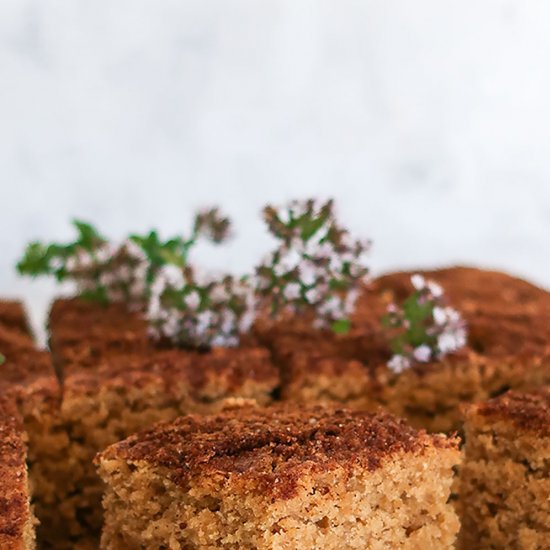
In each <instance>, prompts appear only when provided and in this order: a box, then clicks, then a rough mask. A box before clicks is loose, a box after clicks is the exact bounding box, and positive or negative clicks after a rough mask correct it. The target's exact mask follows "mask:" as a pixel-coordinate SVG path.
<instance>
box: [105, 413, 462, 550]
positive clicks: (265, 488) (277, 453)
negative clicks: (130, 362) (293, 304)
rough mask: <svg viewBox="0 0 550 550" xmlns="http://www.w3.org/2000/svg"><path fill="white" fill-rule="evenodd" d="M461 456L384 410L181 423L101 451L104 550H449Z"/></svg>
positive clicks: (453, 445) (228, 416)
mask: <svg viewBox="0 0 550 550" xmlns="http://www.w3.org/2000/svg"><path fill="white" fill-rule="evenodd" d="M459 457H460V454H459V451H458V449H457V441H456V439H453V438H447V437H445V436H442V435H427V434H426V433H425V432H423V431H417V430H415V429H413V428H411V427H409V426H408V425H406V424H405V423H404V422H402V421H398V420H395V419H394V418H393V417H392V416H390V415H387V414H383V413H379V414H370V413H364V412H357V411H356V412H353V411H351V410H345V409H325V408H323V407H319V406H318V407H312V408H304V409H301V410H300V409H296V408H288V407H281V406H278V407H274V408H267V409H258V408H253V407H248V408H247V407H243V408H241V409H233V410H229V411H223V412H221V413H219V414H217V415H212V416H206V417H204V416H203V417H201V416H197V415H187V416H183V417H180V418H178V419H176V420H175V421H173V422H170V423H161V424H159V425H157V426H155V427H153V428H151V429H149V430H147V431H144V432H141V433H138V434H136V435H133V436H131V437H129V438H128V439H126V440H125V441H122V442H119V443H117V444H115V445H112V446H111V447H109V448H108V449H106V450H105V451H103V452H102V453H100V454H99V455H98V458H97V459H96V462H97V464H98V467H99V471H100V474H101V476H102V478H103V479H104V481H105V483H106V484H107V489H106V496H105V498H104V507H105V527H104V530H103V535H102V540H101V547H102V548H103V549H105V550H114V549H122V548H168V547H169V548H174V549H176V548H242V549H246V548H250V549H252V548H257V549H262V548H263V549H268V548H289V549H291V548H324V549H331V548H334V549H336V548H362V549H363V548H441V549H444V548H452V547H453V544H454V540H455V536H456V533H457V531H458V520H457V517H456V515H455V512H454V510H453V507H452V505H450V504H449V503H448V497H449V493H450V486H451V483H452V479H453V466H455V465H456V464H457V462H458V461H459Z"/></svg>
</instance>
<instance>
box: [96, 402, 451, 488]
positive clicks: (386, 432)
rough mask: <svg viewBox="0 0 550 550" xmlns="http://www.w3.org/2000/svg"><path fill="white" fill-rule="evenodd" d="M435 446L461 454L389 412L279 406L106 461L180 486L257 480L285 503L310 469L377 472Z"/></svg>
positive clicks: (109, 453)
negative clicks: (144, 469) (199, 480)
mask: <svg viewBox="0 0 550 550" xmlns="http://www.w3.org/2000/svg"><path fill="white" fill-rule="evenodd" d="M429 445H435V446H436V447H442V448H444V447H450V448H456V447H457V440H456V439H448V438H445V437H443V436H441V435H431V436H430V435H427V434H426V433H425V432H424V431H418V430H415V429H414V428H411V427H410V426H408V425H407V424H405V422H403V421H401V420H397V419H395V418H394V417H392V416H391V415H388V414H384V413H379V414H369V413H365V412H358V411H351V410H345V409H336V410H330V409H326V408H324V407H313V408H311V409H305V410H299V411H298V410H296V409H292V408H286V409H285V407H279V408H275V409H273V408H271V409H265V410H262V409H256V408H250V409H248V410H244V411H243V410H233V411H228V412H224V413H221V414H219V415H215V416H208V417H200V416H196V415H187V416H183V417H180V418H178V419H176V420H175V421H173V422H170V423H163V424H160V425H157V426H155V427H154V428H152V429H150V430H146V431H144V432H141V433H139V434H136V435H134V436H131V437H129V438H128V439H127V440H125V441H123V442H121V443H117V444H115V445H113V446H111V447H110V448H109V449H107V450H106V451H104V452H103V453H102V454H101V456H102V457H103V458H110V457H118V458H123V459H124V460H127V461H130V462H139V461H145V462H148V463H151V464H155V465H158V466H162V467H165V468H168V469H169V470H170V471H171V479H172V480H173V481H175V482H176V483H177V484H179V485H185V483H186V481H187V480H188V479H189V477H190V476H194V475H197V473H200V475H204V476H208V475H209V474H210V473H219V472H227V473H238V474H239V475H241V476H245V477H246V476H250V477H252V478H254V479H257V480H258V482H259V483H262V488H261V490H262V492H265V491H270V492H271V494H273V496H274V497H275V498H283V499H284V498H290V497H292V496H293V495H294V494H295V492H296V489H297V487H298V484H299V480H300V475H299V471H300V469H301V466H302V465H303V464H306V463H307V467H308V468H310V467H311V465H312V464H314V465H315V468H316V469H321V470H322V469H331V468H332V467H333V466H334V465H335V464H338V465H340V466H342V465H347V466H348V467H350V468H351V467H353V468H356V467H361V468H365V469H367V470H369V471H371V470H374V469H376V468H378V467H380V465H381V463H382V462H383V460H384V459H386V458H387V457H389V456H391V455H393V454H395V453H403V452H405V453H408V452H417V451H419V450H420V449H422V448H424V447H425V446H429ZM276 480H277V481H276Z"/></svg>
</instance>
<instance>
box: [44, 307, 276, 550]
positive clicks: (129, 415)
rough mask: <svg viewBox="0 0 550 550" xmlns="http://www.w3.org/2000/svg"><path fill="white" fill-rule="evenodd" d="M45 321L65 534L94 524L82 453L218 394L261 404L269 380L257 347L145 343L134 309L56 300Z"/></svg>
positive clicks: (88, 468) (76, 534)
mask: <svg viewBox="0 0 550 550" xmlns="http://www.w3.org/2000/svg"><path fill="white" fill-rule="evenodd" d="M49 328H50V345H51V349H52V354H53V357H54V360H55V362H56V368H57V370H58V372H59V374H60V376H61V378H62V379H63V388H64V392H63V404H62V416H63V421H64V423H65V425H66V426H67V430H68V433H69V436H70V439H71V445H70V452H69V453H68V456H67V460H68V462H69V469H70V472H71V473H70V475H69V476H68V477H69V479H70V481H71V487H70V488H69V490H68V493H67V495H65V497H61V498H62V500H63V503H64V507H63V511H62V513H63V515H64V517H65V520H66V524H67V526H68V528H67V531H68V532H69V533H70V537H71V539H72V540H73V541H75V540H77V539H79V538H82V537H89V536H92V537H93V536H94V535H97V533H98V528H99V526H100V524H101V504H100V498H101V491H102V487H101V484H100V480H99V478H98V477H97V475H96V473H95V469H94V466H93V463H92V460H93V457H94V455H95V454H96V453H97V452H98V451H99V450H101V449H103V448H104V447H106V446H107V445H109V444H111V443H114V442H115V441H117V440H119V439H122V438H124V437H127V436H128V435H130V434H131V433H133V432H135V431H136V430H138V429H141V428H144V427H147V426H149V425H151V424H153V423H155V422H158V421H160V420H169V419H173V418H175V417H177V416H178V415H181V414H183V413H187V412H214V411H215V410H216V409H217V408H218V407H219V406H220V405H221V403H222V402H223V400H224V399H225V398H227V397H243V398H252V399H256V400H257V401H258V402H259V403H261V404H266V403H267V402H269V401H271V397H272V393H273V391H274V390H275V388H276V387H277V386H278V384H279V373H278V370H277V369H276V368H275V366H274V365H273V363H272V361H271V358H270V354H269V352H268V350H267V349H265V348H260V347H253V346H241V347H239V348H228V349H224V348H219V349H214V350H212V351H210V352H208V353H197V352H192V351H187V350H177V349H173V348H169V347H167V346H165V345H164V346H163V345H155V344H154V343H153V342H152V341H151V340H150V339H149V337H148V335H147V324H146V322H145V321H144V320H143V318H142V317H141V316H140V315H139V314H138V313H132V312H128V311H127V310H126V309H125V308H122V307H120V306H117V305H112V306H106V307H104V306H101V305H98V304H93V303H90V302H86V301H83V300H78V299H73V300H58V301H56V302H55V303H54V304H53V307H52V310H51V316H50V321H49Z"/></svg>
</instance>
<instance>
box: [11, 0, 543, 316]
mask: <svg viewBox="0 0 550 550" xmlns="http://www.w3.org/2000/svg"><path fill="white" fill-rule="evenodd" d="M549 59H550V4H549V3H547V2H543V1H536V0H521V1H520V0H507V1H496V0H466V1H463V2H449V1H447V2H442V1H441V0H432V1H426V0H416V1H415V2H410V0H384V1H380V0H379V1H367V0H361V1H359V0H357V1H350V0H338V1H337V0H332V1H322V0H310V1H301V0H288V1H287V0H277V1H274V0H263V1H261V2H258V1H257V0H250V1H244V0H240V1H228V0H217V1H212V0H193V1H190V0H183V1H182V0H172V1H168V0H156V1H149V2H141V1H136V0H132V1H130V0H128V1H117V0H110V1H109V2H88V1H85V0H72V1H71V2H60V1H54V0H2V1H1V2H0V205H1V207H2V210H1V214H0V219H1V222H0V228H1V231H0V240H1V243H0V244H1V250H2V254H1V255H0V295H7V296H24V297H26V298H27V301H28V303H29V304H30V306H31V309H32V312H33V317H34V319H35V321H37V320H38V319H39V318H40V317H41V315H42V314H43V311H44V309H45V307H46V305H47V302H48V301H49V300H50V298H51V296H52V294H53V291H54V290H53V285H51V284H49V283H44V282H36V283H31V282H28V281H19V280H17V278H16V276H15V274H14V270H13V265H14V263H15V261H16V258H17V257H18V256H19V254H20V253H21V251H22V249H23V245H24V243H25V242H26V241H28V240H29V239H32V238H36V237H42V238H47V239H64V238H67V237H68V236H69V235H70V229H69V225H68V220H69V219H70V218H71V217H73V216H80V217H83V218H88V219H91V220H95V221H96V222H97V223H98V224H99V226H100V227H101V228H102V229H103V230H104V232H106V233H108V234H111V235H112V236H115V237H116V236H120V235H122V234H123V233H124V232H125V231H126V230H127V229H134V230H145V229H147V228H149V227H151V226H157V227H159V228H160V229H161V231H162V232H163V233H164V234H166V235H168V234H171V233H174V232H178V231H181V230H185V229H186V228H187V227H188V225H189V219H190V215H191V212H192V210H193V209H194V208H195V207H196V206H198V205H202V204H210V203H219V204H221V205H223V206H224V207H225V208H226V210H228V211H229V212H230V213H231V214H232V215H233V216H234V217H235V218H237V229H238V232H239V238H238V239H237V241H236V242H235V243H234V244H233V245H232V246H231V247H229V248H228V249H227V250H225V251H220V252H216V253H215V254H212V249H206V250H203V253H202V257H203V259H204V260H205V261H207V262H208V263H210V264H212V265H217V266H219V267H228V268H231V269H247V268H249V267H250V266H251V265H252V264H253V262H254V258H255V257H256V256H257V255H258V254H260V253H262V251H264V250H265V249H266V247H267V246H268V240H267V238H266V237H265V236H264V235H263V233H262V226H261V222H260V221H259V217H258V215H257V212H258V210H259V208H260V207H261V205H263V204H264V203H265V202H267V201H281V200H283V199H286V198H288V197H294V196H307V195H312V194H321V195H324V196H328V195H333V196H335V197H337V198H338V199H339V206H340V211H341V212H342V215H343V216H344V217H345V218H346V220H348V222H349V225H350V226H352V227H353V228H354V229H356V230H357V231H358V232H362V233H364V234H366V235H370V236H371V237H372V238H373V239H374V240H375V248H374V250H373V253H372V265H373V267H374V269H375V271H378V270H380V269H385V268H392V267H396V266H412V265H434V264H445V263H453V262H469V263H477V264H484V265H490V266H497V267H502V268H507V269H510V270H512V271H514V272H517V273H520V274H524V275H527V276H530V277H531V278H533V279H535V280H536V281H539V282H541V283H544V284H548V285H550V253H549V249H550V137H549V135H550V134H549V128H550V99H549V98H550V64H549V63H548V60H549Z"/></svg>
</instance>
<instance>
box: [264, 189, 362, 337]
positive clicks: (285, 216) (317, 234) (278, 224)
mask: <svg viewBox="0 0 550 550" xmlns="http://www.w3.org/2000/svg"><path fill="white" fill-rule="evenodd" d="M264 219H265V222H266V224H267V227H268V229H269V231H270V233H271V234H272V235H273V236H274V237H275V238H276V239H277V241H278V245H277V247H276V248H275V250H273V252H271V254H269V255H268V256H267V258H266V259H265V260H264V261H263V262H262V263H261V264H260V265H259V266H258V267H257V269H256V292H257V294H258V296H259V297H260V298H262V299H263V300H264V301H266V302H268V304H269V308H270V312H271V314H272V315H273V316H278V315H279V314H281V313H282V312H285V311H289V312H291V313H300V312H304V311H313V312H314V314H315V315H314V318H315V321H314V323H315V326H316V327H318V328H325V327H332V328H333V330H335V331H337V332H345V331H346V330H347V329H348V328H349V316H350V314H351V312H352V311H353V308H354V304H355V300H356V298H357V294H358V288H359V285H360V283H361V281H362V280H363V279H364V278H365V277H366V275H367V273H368V269H367V267H366V265H365V257H366V253H367V252H368V250H369V248H370V242H369V241H366V240H355V239H352V237H351V236H350V234H349V232H348V230H347V229H345V228H343V227H341V226H340V225H339V224H338V223H337V221H336V219H335V213H334V205H333V202H332V201H327V202H324V203H322V202H318V201H315V200H307V201H293V202H291V203H289V204H288V205H286V206H284V207H282V208H275V207H273V206H267V207H266V208H265V209H264Z"/></svg>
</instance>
